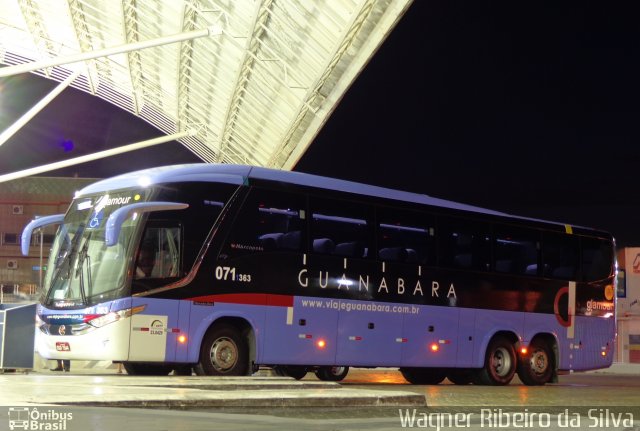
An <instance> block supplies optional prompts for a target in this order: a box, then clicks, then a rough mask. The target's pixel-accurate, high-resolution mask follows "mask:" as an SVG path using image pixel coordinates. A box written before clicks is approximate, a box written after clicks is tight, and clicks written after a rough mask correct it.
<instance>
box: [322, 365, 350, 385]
mask: <svg viewBox="0 0 640 431" xmlns="http://www.w3.org/2000/svg"><path fill="white" fill-rule="evenodd" d="M348 372H349V367H320V368H318V369H317V370H316V377H318V378H319V379H320V380H324V381H325V382H339V381H341V380H343V379H344V378H345V377H347V373H348Z"/></svg>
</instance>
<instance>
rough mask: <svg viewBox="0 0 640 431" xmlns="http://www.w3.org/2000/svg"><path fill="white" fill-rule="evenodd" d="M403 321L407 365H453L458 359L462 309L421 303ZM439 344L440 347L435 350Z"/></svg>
mask: <svg viewBox="0 0 640 431" xmlns="http://www.w3.org/2000/svg"><path fill="white" fill-rule="evenodd" d="M416 308H417V310H418V311H417V312H416V313H406V314H405V315H404V321H403V325H402V333H403V335H402V336H403V338H402V366H403V367H450V366H451V365H452V364H455V362H456V353H457V341H458V335H457V334H458V317H459V309H458V308H455V307H437V306H420V307H416ZM432 346H437V347H438V349H437V351H434V350H432Z"/></svg>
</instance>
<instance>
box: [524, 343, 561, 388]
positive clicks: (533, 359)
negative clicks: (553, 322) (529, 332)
mask: <svg viewBox="0 0 640 431" xmlns="http://www.w3.org/2000/svg"><path fill="white" fill-rule="evenodd" d="M527 350H528V352H527V354H526V355H524V356H522V357H521V358H520V363H519V364H518V377H520V380H522V383H524V384H525V385H529V386H539V385H544V384H545V383H547V382H548V381H550V380H551V377H552V376H553V369H554V359H553V353H552V352H551V349H550V348H549V345H548V344H547V343H545V342H544V341H543V340H533V341H532V342H531V344H529V348H528V349H527Z"/></svg>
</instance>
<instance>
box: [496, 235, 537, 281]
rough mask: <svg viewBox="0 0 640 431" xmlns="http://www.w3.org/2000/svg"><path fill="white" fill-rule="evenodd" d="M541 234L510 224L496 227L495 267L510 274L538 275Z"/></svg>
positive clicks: (498, 270) (497, 270)
mask: <svg viewBox="0 0 640 431" xmlns="http://www.w3.org/2000/svg"><path fill="white" fill-rule="evenodd" d="M538 237H539V234H538V232H537V231H534V230H526V229H520V228H516V227H510V226H496V227H495V245H494V255H495V262H494V269H495V271H496V272H504V273H508V274H527V275H538V267H539V264H538V249H539V242H538Z"/></svg>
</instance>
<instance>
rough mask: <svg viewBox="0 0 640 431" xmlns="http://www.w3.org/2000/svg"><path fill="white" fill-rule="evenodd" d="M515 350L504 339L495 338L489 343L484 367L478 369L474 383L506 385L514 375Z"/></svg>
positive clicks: (515, 366)
mask: <svg viewBox="0 0 640 431" xmlns="http://www.w3.org/2000/svg"><path fill="white" fill-rule="evenodd" d="M516 368H517V362H516V349H515V347H514V346H513V343H512V342H511V341H509V340H508V339H507V338H505V337H495V338H494V339H493V340H491V342H490V343H489V346H488V347H487V352H486V354H485V361H484V367H483V368H481V369H479V370H478V371H477V372H476V374H475V376H474V377H475V378H474V383H476V384H480V385H494V386H500V385H508V384H509V382H511V379H513V376H514V375H515V373H516Z"/></svg>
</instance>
